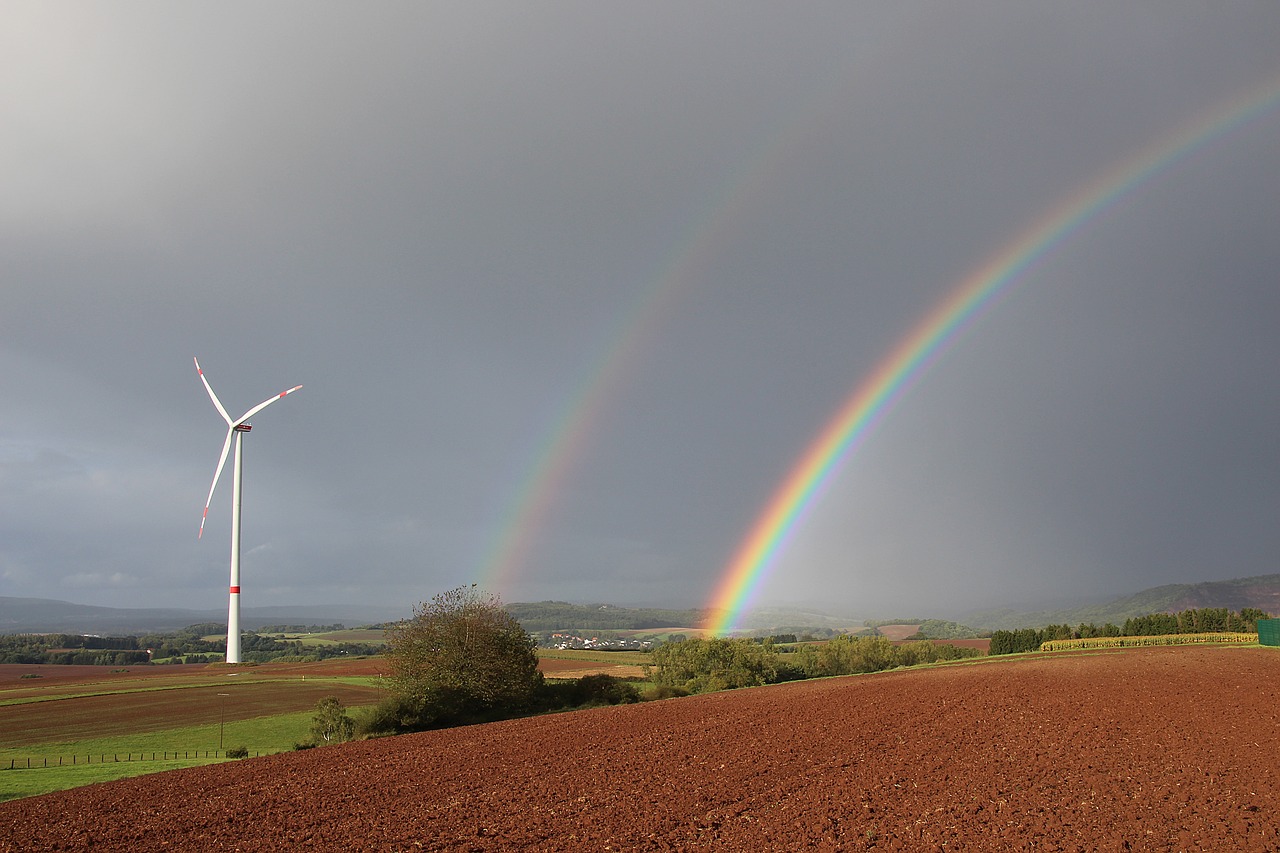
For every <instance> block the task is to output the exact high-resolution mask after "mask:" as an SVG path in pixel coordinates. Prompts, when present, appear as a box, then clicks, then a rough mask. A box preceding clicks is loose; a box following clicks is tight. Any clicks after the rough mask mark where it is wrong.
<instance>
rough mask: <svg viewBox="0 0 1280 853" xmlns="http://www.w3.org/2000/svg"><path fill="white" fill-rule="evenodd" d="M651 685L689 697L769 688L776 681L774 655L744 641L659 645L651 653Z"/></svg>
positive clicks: (696, 639)
mask: <svg viewBox="0 0 1280 853" xmlns="http://www.w3.org/2000/svg"><path fill="white" fill-rule="evenodd" d="M653 663H654V665H655V666H656V667H657V668H658V671H657V672H656V673H655V674H654V677H653V683H654V684H656V685H658V686H659V687H678V688H680V689H682V690H687V691H689V692H690V693H709V692H712V691H715V690H730V689H733V688H735V687H755V686H757V685H760V684H771V683H773V682H774V681H776V680H777V678H778V655H777V654H776V653H775V652H774V651H773V650H772V649H771V648H766V647H765V646H762V645H760V644H758V643H753V642H752V641H751V640H746V639H726V638H717V637H713V638H710V639H700V638H694V639H690V640H681V641H679V642H676V643H663V644H662V645H661V646H659V647H658V648H657V649H655V650H654V652H653Z"/></svg>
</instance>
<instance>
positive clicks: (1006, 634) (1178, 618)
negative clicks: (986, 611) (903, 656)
mask: <svg viewBox="0 0 1280 853" xmlns="http://www.w3.org/2000/svg"><path fill="white" fill-rule="evenodd" d="M1266 618H1267V614H1266V612H1265V611H1262V610H1259V609H1257V608H1255V607H1245V608H1242V609H1241V610H1240V611H1239V612H1233V611H1231V610H1228V609H1227V608H1225V607H1201V608H1192V609H1188V610H1182V611H1180V612H1178V613H1149V614H1147V615H1146V616H1133V617H1130V618H1128V619H1126V620H1125V621H1124V625H1123V626H1120V625H1113V624H1111V623H1110V622H1107V623H1106V624H1104V625H1102V626H1101V627H1099V626H1097V625H1095V624H1093V623H1092V622H1090V623H1087V624H1085V623H1081V624H1080V625H1079V626H1077V627H1076V628H1074V629H1073V628H1072V627H1071V626H1070V625H1048V626H1046V627H1044V628H1038V629H1037V628H1018V629H1017V630H1014V631H993V632H992V633H991V647H990V649H989V650H988V651H987V654H990V655H1010V654H1018V653H1020V652H1034V651H1038V650H1039V649H1040V645H1041V644H1042V643H1045V642H1048V641H1050V640H1085V639H1091V638H1094V637H1159V636H1167V635H1170V634H1216V633H1222V632H1228V633H1230V632H1236V633H1242V634H1253V633H1256V632H1257V630H1258V620H1259V619H1266Z"/></svg>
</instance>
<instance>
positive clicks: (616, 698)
mask: <svg viewBox="0 0 1280 853" xmlns="http://www.w3.org/2000/svg"><path fill="white" fill-rule="evenodd" d="M572 695H573V704H575V705H577V706H579V707H584V706H585V707H591V706H598V705H629V704H631V703H633V702H639V701H640V691H639V690H636V687H635V685H634V684H631V683H630V682H627V681H623V680H622V679H620V678H617V677H615V676H612V675H606V674H604V673H601V674H599V675H584V676H582V677H581V678H579V679H578V680H577V682H575V683H574V689H573V694H572Z"/></svg>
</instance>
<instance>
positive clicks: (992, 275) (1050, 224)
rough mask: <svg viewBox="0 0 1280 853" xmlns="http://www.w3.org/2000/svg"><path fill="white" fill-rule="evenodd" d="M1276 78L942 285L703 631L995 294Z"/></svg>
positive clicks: (751, 588) (1142, 153)
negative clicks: (943, 290)
mask: <svg viewBox="0 0 1280 853" xmlns="http://www.w3.org/2000/svg"><path fill="white" fill-rule="evenodd" d="M1278 102H1280V77H1277V78H1273V79H1271V80H1269V81H1268V82H1266V83H1265V84H1263V85H1260V86H1257V87H1255V88H1253V89H1250V90H1249V91H1247V92H1245V93H1243V94H1241V95H1238V96H1236V97H1233V98H1231V99H1229V100H1228V101H1226V102H1223V103H1220V104H1216V105H1215V106H1214V107H1213V108H1212V109H1210V110H1209V111H1207V112H1205V113H1202V114H1199V115H1197V116H1195V117H1194V118H1193V119H1192V120H1190V121H1188V122H1186V123H1185V124H1183V125H1182V126H1180V127H1179V128H1177V129H1176V130H1175V131H1174V132H1173V133H1171V134H1168V135H1166V136H1163V137H1161V138H1160V139H1158V140H1156V141H1155V142H1153V143H1151V144H1149V145H1147V146H1146V147H1144V148H1143V149H1141V150H1139V151H1138V152H1137V153H1136V154H1134V155H1132V156H1131V157H1129V158H1127V159H1125V160H1123V161H1121V162H1120V163H1119V164H1118V165H1117V166H1115V167H1113V168H1112V169H1110V170H1108V171H1106V172H1104V173H1103V174H1101V175H1100V176H1098V177H1097V178H1096V179H1095V180H1093V181H1092V182H1090V183H1089V184H1087V185H1086V186H1085V187H1083V188H1082V189H1080V190H1078V191H1076V192H1074V193H1072V194H1071V195H1070V196H1068V197H1067V198H1066V199H1065V200H1063V201H1062V202H1061V203H1059V204H1058V205H1056V206H1055V207H1053V208H1051V209H1049V211H1048V212H1047V213H1045V214H1044V215H1043V216H1041V217H1040V219H1039V220H1038V221H1036V222H1034V223H1033V224H1032V225H1031V226H1030V227H1029V228H1027V229H1025V230H1024V231H1023V232H1022V233H1021V234H1019V235H1018V236H1017V238H1016V239H1014V240H1013V241H1011V242H1010V243H1008V244H1006V245H1005V246H1004V247H1003V248H1001V249H1000V250H999V251H998V252H996V253H995V254H994V255H993V256H991V257H990V258H989V259H988V260H987V261H986V262H985V263H984V264H982V265H981V266H980V267H978V268H977V269H976V270H974V271H973V272H972V273H970V274H969V275H968V276H966V277H965V278H964V279H963V280H962V281H961V282H960V283H959V284H958V285H957V286H955V287H954V288H952V289H951V291H950V292H949V293H948V294H947V296H946V297H945V298H944V299H943V301H942V302H941V303H939V304H938V305H937V306H935V307H934V308H933V309H932V310H931V311H929V313H928V314H927V315H926V316H925V317H924V318H923V319H922V320H921V321H920V322H919V323H918V324H917V325H916V326H915V327H914V328H913V329H911V331H910V333H908V334H907V336H906V337H905V338H903V339H902V340H901V341H900V342H899V343H898V344H897V345H896V346H895V347H894V348H893V350H892V351H890V352H889V354H888V355H886V356H885V357H884V359H883V360H882V361H881V362H880V363H879V364H878V365H877V366H876V368H875V369H874V370H873V371H872V372H871V374H870V375H869V376H867V377H866V378H865V379H864V380H863V381H862V383H861V384H859V385H858V386H857V387H856V389H855V390H854V392H853V394H852V396H850V397H849V398H848V399H847V400H846V401H845V403H844V405H842V406H841V407H840V409H839V410H838V411H837V412H836V413H835V415H834V417H832V418H831V419H830V420H829V421H828V422H827V424H826V426H825V427H823V429H822V431H821V432H820V433H819V434H818V436H817V438H816V439H815V440H814V441H813V442H812V443H811V444H810V445H809V447H808V449H807V450H806V451H805V452H804V454H803V455H802V456H801V457H800V460H799V461H798V462H797V464H796V465H795V466H794V467H793V468H792V469H791V472H790V473H789V474H788V475H787V476H786V478H785V479H784V480H783V483H782V485H781V487H780V488H778V489H777V491H776V492H775V493H774V495H773V497H772V499H770V501H769V502H768V504H767V505H766V507H765V509H764V511H763V512H762V513H761V514H760V516H759V517H758V519H757V520H756V523H755V524H754V525H753V526H752V527H751V530H750V532H749V533H748V535H747V536H746V538H745V539H744V540H743V542H742V543H741V545H740V546H739V548H738V551H737V552H736V554H735V555H734V557H733V560H732V562H730V563H729V565H728V568H727V569H726V570H725V571H724V573H723V575H722V576H721V579H720V581H719V583H718V584H717V586H716V589H715V593H714V595H713V597H712V599H711V601H710V602H709V603H708V605H707V607H708V609H709V610H710V611H711V616H710V618H709V620H708V623H707V625H706V627H707V628H708V629H709V630H711V631H713V632H715V633H718V634H724V633H727V632H729V631H731V630H732V629H733V627H734V626H735V625H736V624H737V622H738V620H739V619H740V617H741V615H742V613H743V611H744V610H745V609H746V608H747V607H748V606H749V605H750V604H751V602H752V600H753V597H754V595H755V594H756V592H757V591H758V590H759V588H760V585H761V583H762V582H763V581H764V579H765V578H766V577H767V576H768V572H769V568H770V566H771V565H772V564H773V561H774V559H775V558H776V557H777V555H778V553H779V551H780V550H781V549H782V547H783V546H784V545H785V544H786V542H787V540H788V539H789V537H790V536H791V534H792V533H794V531H795V529H796V527H797V525H798V524H799V523H800V521H801V520H802V518H803V517H804V515H805V511H806V510H807V509H808V508H809V507H810V506H811V505H812V504H813V503H814V501H815V497H816V496H817V495H818V494H819V493H820V492H821V491H822V487H823V486H824V485H825V484H827V483H828V482H829V481H830V480H831V478H832V477H833V476H834V474H835V472H836V471H837V470H838V469H839V468H840V466H841V463H842V462H843V461H844V460H845V459H847V458H848V457H849V455H850V454H851V453H852V452H853V451H854V450H855V449H856V448H857V447H858V446H859V445H860V444H861V443H862V441H863V440H864V439H865V438H866V436H867V435H868V434H869V433H870V432H871V430H872V429H873V428H874V427H875V425H876V424H877V423H878V422H879V421H880V420H881V419H882V418H883V417H884V415H885V414H886V412H887V411H888V410H889V409H890V408H891V406H892V405H893V403H894V401H895V400H897V399H898V398H900V397H901V396H902V394H903V393H904V392H905V391H906V390H907V389H908V388H909V387H910V385H911V383H912V381H913V380H914V379H916V378H917V377H918V376H919V375H920V374H921V373H922V371H924V370H925V368H926V367H927V366H928V365H929V364H930V363H931V361H933V360H934V358H935V357H936V356H938V355H939V354H940V353H941V352H942V351H943V350H944V349H945V348H946V347H947V346H948V345H949V344H951V343H952V342H953V341H954V340H955V338H956V336H957V335H958V334H959V333H960V332H961V331H962V330H963V329H964V328H965V327H966V326H968V325H969V324H970V323H971V322H972V321H973V320H974V319H975V318H976V317H977V316H978V315H979V314H980V313H981V312H982V310H983V308H984V307H986V306H988V305H990V304H991V302H992V301H993V300H994V299H996V297H998V296H999V295H1000V294H1001V293H1003V292H1004V291H1006V290H1007V289H1008V288H1009V287H1010V286H1011V285H1012V284H1013V283H1014V282H1015V281H1017V280H1018V279H1019V277H1020V276H1021V275H1022V274H1023V273H1025V272H1026V271H1027V270H1028V269H1030V268H1031V267H1032V266H1034V265H1035V264H1036V263H1038V262H1039V261H1041V260H1043V259H1044V258H1045V256H1046V255H1048V254H1049V253H1050V252H1051V251H1053V250H1054V249H1055V248H1056V247H1057V246H1059V245H1060V244H1061V243H1062V242H1063V241H1064V240H1066V239H1067V238H1068V237H1070V236H1071V235H1072V234H1074V233H1075V232H1076V231H1077V230H1078V229H1079V228H1080V227H1081V225H1083V224H1084V223H1085V222H1088V221H1089V220H1091V219H1093V218H1094V217H1096V216H1098V215H1099V214H1101V213H1102V212H1104V211H1106V210H1107V209H1108V208H1110V207H1111V206H1112V205H1114V204H1115V203H1116V202H1117V201H1119V200H1120V199H1122V198H1124V197H1125V196H1127V195H1129V194H1130V193H1132V192H1133V191H1134V190H1135V189H1137V188H1138V187H1139V186H1141V185H1143V184H1144V183H1146V182H1147V181H1149V180H1151V179H1152V178H1154V177H1156V176H1157V175H1159V174H1161V173H1163V172H1165V171H1167V170H1169V169H1170V168H1172V167H1173V166H1174V165H1176V164H1177V163H1179V162H1180V161H1182V160H1183V159H1185V158H1186V157H1187V156H1189V155H1190V154H1192V153H1193V152H1195V151H1197V150H1199V149H1201V148H1203V147H1204V146H1206V145H1207V144H1209V143H1210V142H1213V141H1215V140H1217V139H1220V138H1222V137H1223V136H1225V135H1226V134H1228V133H1230V132H1231V131H1232V130H1235V129H1236V128H1239V127H1240V126H1242V125H1244V124H1247V123H1248V122H1250V121H1251V120H1253V119H1256V118H1258V117H1259V116H1262V115H1264V114H1266V113H1267V112H1269V111H1270V110H1271V109H1273V108H1274V107H1275V106H1276V104H1277V103H1278Z"/></svg>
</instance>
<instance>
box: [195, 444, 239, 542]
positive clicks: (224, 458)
mask: <svg viewBox="0 0 1280 853" xmlns="http://www.w3.org/2000/svg"><path fill="white" fill-rule="evenodd" d="M235 432H236V430H235V427H232V428H231V429H229V430H227V440H226V441H224V442H222V456H220V457H218V467H217V468H216V469H214V472H213V485H212V486H210V487H209V497H207V498H205V500H204V515H202V516H200V532H199V533H197V534H196V538H197V539H199V538H200V537H202V536H204V522H205V519H206V518H208V517H209V504H211V503H213V490H214V489H216V488H218V478H219V477H221V476H222V469H223V467H224V466H225V465H226V464H227V453H228V452H229V451H230V450H231V436H233V435H235Z"/></svg>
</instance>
